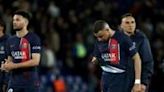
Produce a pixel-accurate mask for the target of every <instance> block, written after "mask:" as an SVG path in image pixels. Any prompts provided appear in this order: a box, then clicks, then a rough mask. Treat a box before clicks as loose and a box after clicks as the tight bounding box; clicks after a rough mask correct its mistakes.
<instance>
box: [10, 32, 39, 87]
mask: <svg viewBox="0 0 164 92" xmlns="http://www.w3.org/2000/svg"><path fill="white" fill-rule="evenodd" d="M7 47H8V49H7V53H8V56H11V57H12V58H13V62H14V63H21V62H27V61H28V60H30V59H31V58H32V53H40V52H41V43H40V39H39V37H38V36H37V35H36V34H34V33H31V32H29V33H28V34H26V35H25V36H24V37H21V38H20V37H17V36H13V37H11V38H9V40H8V42H7ZM37 84H38V73H37V67H29V68H19V69H14V70H12V71H11V77H10V82H9V85H12V86H33V85H37Z"/></svg>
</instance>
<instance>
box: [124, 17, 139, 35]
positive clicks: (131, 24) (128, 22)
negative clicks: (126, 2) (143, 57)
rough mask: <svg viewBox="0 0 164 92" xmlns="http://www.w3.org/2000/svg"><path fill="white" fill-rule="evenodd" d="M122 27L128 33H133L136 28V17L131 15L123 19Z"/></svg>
mask: <svg viewBox="0 0 164 92" xmlns="http://www.w3.org/2000/svg"><path fill="white" fill-rule="evenodd" d="M121 28H122V29H123V31H125V32H126V33H128V34H133V33H134V31H135V29H136V22H135V19H134V18H133V17H131V16H129V17H125V18H123V19H122V22H121Z"/></svg>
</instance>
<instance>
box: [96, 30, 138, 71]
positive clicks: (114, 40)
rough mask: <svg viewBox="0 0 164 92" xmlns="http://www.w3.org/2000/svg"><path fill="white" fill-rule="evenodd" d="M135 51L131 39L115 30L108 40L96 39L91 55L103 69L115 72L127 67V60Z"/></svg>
mask: <svg viewBox="0 0 164 92" xmlns="http://www.w3.org/2000/svg"><path fill="white" fill-rule="evenodd" d="M136 52H137V51H136V46H135V44H133V43H132V41H131V39H130V38H129V37H128V36H126V35H125V34H124V33H123V32H120V31H115V34H114V35H113V36H112V37H111V38H109V40H108V41H106V42H100V41H96V43H95V47H94V51H93V56H94V57H96V58H97V59H98V61H99V63H100V65H101V67H102V69H103V70H104V71H108V70H109V72H116V73H117V72H123V71H125V70H126V69H127V64H128V62H129V61H130V59H131V57H132V56H133V55H134V54H136ZM109 68H110V69H109Z"/></svg>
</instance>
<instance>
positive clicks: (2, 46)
mask: <svg viewBox="0 0 164 92" xmlns="http://www.w3.org/2000/svg"><path fill="white" fill-rule="evenodd" d="M3 54H5V42H1V43H0V55H3Z"/></svg>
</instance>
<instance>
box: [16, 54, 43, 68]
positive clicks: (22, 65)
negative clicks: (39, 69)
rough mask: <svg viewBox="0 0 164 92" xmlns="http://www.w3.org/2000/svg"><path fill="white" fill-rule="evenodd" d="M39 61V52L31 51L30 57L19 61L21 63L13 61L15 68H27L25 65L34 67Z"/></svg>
mask: <svg viewBox="0 0 164 92" xmlns="http://www.w3.org/2000/svg"><path fill="white" fill-rule="evenodd" d="M39 61H40V54H39V53H33V54H32V59H30V60H28V61H25V62H21V63H15V67H14V68H15V69H17V68H27V67H34V66H38V65H39Z"/></svg>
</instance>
